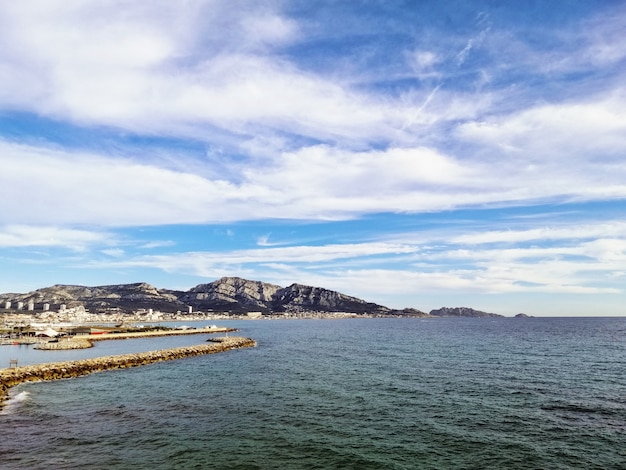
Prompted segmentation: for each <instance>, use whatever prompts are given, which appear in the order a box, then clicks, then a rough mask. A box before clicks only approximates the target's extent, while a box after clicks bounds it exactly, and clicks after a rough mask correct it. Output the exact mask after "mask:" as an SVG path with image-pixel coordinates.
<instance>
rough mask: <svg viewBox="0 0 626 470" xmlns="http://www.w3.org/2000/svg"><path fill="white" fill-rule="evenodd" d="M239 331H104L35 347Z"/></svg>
mask: <svg viewBox="0 0 626 470" xmlns="http://www.w3.org/2000/svg"><path fill="white" fill-rule="evenodd" d="M231 331H237V330H236V329H235V328H220V327H212V326H209V327H206V328H190V329H188V330H153V331H134V332H131V333H103V334H98V335H81V336H73V337H69V338H63V339H61V340H60V341H57V342H46V343H40V344H38V345H37V346H35V349H44V350H48V351H54V350H67V349H87V348H91V347H93V342H94V341H105V340H110V339H136V338H150V337H155V336H180V335H198V334H202V333H229V332H231Z"/></svg>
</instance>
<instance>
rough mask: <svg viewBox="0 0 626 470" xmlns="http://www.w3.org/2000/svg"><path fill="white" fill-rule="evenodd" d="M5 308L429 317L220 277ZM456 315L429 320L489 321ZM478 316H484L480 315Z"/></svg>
mask: <svg viewBox="0 0 626 470" xmlns="http://www.w3.org/2000/svg"><path fill="white" fill-rule="evenodd" d="M9 302H10V304H11V307H10V308H13V309H16V308H19V307H18V304H19V305H21V308H22V309H23V310H28V309H30V308H32V309H33V310H34V311H41V310H43V309H45V308H48V309H50V310H58V309H59V308H60V307H61V306H62V305H64V306H65V307H66V308H72V307H80V306H82V307H84V308H85V309H87V310H89V311H90V312H92V313H107V312H117V313H120V312H121V313H131V312H136V311H138V310H142V309H144V310H148V309H153V310H155V311H161V312H167V313H176V312H187V311H188V310H189V309H190V308H191V309H192V310H193V311H201V312H220V313H221V312H225V313H231V314H245V313H247V312H260V313H262V314H264V315H271V314H281V313H305V312H321V313H324V312H342V313H354V314H357V315H360V314H372V315H381V316H412V317H426V316H429V315H428V314H427V313H425V312H422V311H420V310H417V309H413V308H407V309H403V310H394V309H391V308H389V307H385V306H384V305H379V304H376V303H373V302H367V301H365V300H361V299H358V298H356V297H351V296H349V295H345V294H342V293H340V292H336V291H332V290H329V289H324V288H322V287H313V286H306V285H302V284H291V285H290V286H288V287H281V286H278V285H275V284H269V283H266V282H260V281H250V280H247V279H242V278H239V277H223V278H221V279H218V280H216V281H213V282H210V283H207V284H199V285H197V286H196V287H193V288H191V289H189V290H188V291H175V290H168V289H158V288H156V287H154V286H152V285H150V284H147V283H143V282H140V283H134V284H118V285H105V286H96V287H87V286H77V285H62V284H57V285H54V286H51V287H45V288H42V289H37V290H35V291H33V292H28V293H26V294H0V308H1V307H6V303H9ZM460 309H462V310H460V311H459V312H461V313H459V314H458V315H456V314H449V315H444V314H442V313H437V312H440V311H442V310H445V309H440V310H438V311H433V312H434V313H433V312H431V315H437V316H441V315H444V316H459V315H461V316H490V315H494V314H487V313H484V312H478V311H476V310H473V309H464V308H463V307H460ZM452 310H454V309H452ZM465 313H469V315H466V314H465ZM481 313H483V314H484V315H480V314H481Z"/></svg>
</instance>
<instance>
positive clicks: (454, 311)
mask: <svg viewBox="0 0 626 470" xmlns="http://www.w3.org/2000/svg"><path fill="white" fill-rule="evenodd" d="M430 314H431V315H432V316H435V317H502V316H503V315H498V314H497V313H488V312H481V311H480V310H474V309H473V308H469V307H442V308H440V309H437V310H431V311H430Z"/></svg>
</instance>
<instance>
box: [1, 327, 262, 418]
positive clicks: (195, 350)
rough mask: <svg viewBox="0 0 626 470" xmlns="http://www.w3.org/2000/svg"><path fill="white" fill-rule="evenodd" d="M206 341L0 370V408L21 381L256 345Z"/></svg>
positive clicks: (241, 340) (236, 340) (242, 341)
mask: <svg viewBox="0 0 626 470" xmlns="http://www.w3.org/2000/svg"><path fill="white" fill-rule="evenodd" d="M209 341H210V343H209V344H200V345H197V346H185V347H180V348H173V349H162V350H159V351H148V352H143V353H133V354H120V355H117V356H103V357H97V358H94V359H82V360H77V361H65V362H51V363H46V364H37V365H32V366H21V367H14V368H9V369H0V407H2V405H3V403H4V401H5V400H6V398H7V397H8V394H9V389H10V388H11V387H13V386H15V385H18V384H20V383H23V382H41V381H45V380H58V379H67V378H72V377H80V376H82V375H87V374H91V373H93V372H101V371H105V370H111V369H126V368H129V367H137V366H143V365H147V364H153V363H155V362H161V361H171V360H173V359H181V358H184V357H192V356H201V355H204V354H214V353H219V352H222V351H227V350H229V349H238V348H248V347H253V346H256V342H255V341H254V340H252V339H250V338H244V337H240V336H231V337H219V338H213V339H211V340H209Z"/></svg>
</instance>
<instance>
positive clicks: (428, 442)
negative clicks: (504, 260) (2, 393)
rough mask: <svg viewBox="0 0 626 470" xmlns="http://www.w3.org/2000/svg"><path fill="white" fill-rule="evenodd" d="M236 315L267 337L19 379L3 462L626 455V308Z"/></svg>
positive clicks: (539, 464) (424, 461) (414, 464)
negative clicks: (413, 315)
mask: <svg viewBox="0 0 626 470" xmlns="http://www.w3.org/2000/svg"><path fill="white" fill-rule="evenodd" d="M220 326H234V327H237V328H239V329H240V333H238V334H241V335H243V336H249V337H252V338H254V339H255V340H257V342H258V346H257V347H255V348H249V349H241V350H234V351H228V352H225V353H220V354H215V355H208V356H201V357H193V358H187V359H181V360H176V361H171V362H162V363H158V364H153V365H149V366H144V367H138V368H133V369H125V370H116V371H107V372H101V373H97V374H92V375H89V376H85V377H80V378H76V379H69V380H60V381H56V382H46V383H28V384H22V385H20V386H18V387H16V388H15V389H14V390H13V391H12V399H11V400H10V402H9V404H8V406H7V407H5V409H4V410H3V411H2V412H1V413H0V468H7V469H21V468H28V469H49V468H54V469H74V468H91V469H100V468H101V469H128V468H134V469H205V468H215V469H335V468H345V469H490V468H493V469H576V468H580V469H594V468H597V469H619V468H626V319H624V318H528V319H518V318H477V319H473V318H449V319H448V318H441V319H345V320H280V321H265V320H256V321H228V322H226V321H225V322H222V324H221V325H220ZM206 337H207V336H206V335H201V336H198V337H195V336H194V337H191V338H193V340H192V341H193V342H192V343H191V344H198V343H199V342H201V341H203V340H204V339H206ZM189 339H190V337H184V339H183V338H174V337H173V338H168V339H162V341H161V340H159V341H160V342H159V345H158V347H157V348H160V347H175V346H177V345H178V344H175V343H178V342H181V341H182V342H185V343H187V342H188V341H189ZM142 341H145V340H127V341H110V342H106V346H105V345H104V344H105V343H97V345H96V348H94V349H92V350H90V352H89V354H92V353H93V354H95V355H102V354H97V353H99V352H102V353H103V354H117V353H120V354H121V353H125V352H129V350H130V349H132V350H141V349H143V350H147V349H154V348H151V346H152V345H155V344H156V343H155V342H154V341H156V340H150V341H153V342H152V343H149V342H143V343H142ZM3 348H9V349H8V350H7V349H3ZM10 348H11V347H9V346H3V347H2V348H0V355H2V356H0V361H4V355H7V357H8V355H11V354H15V353H16V352H17V351H19V350H10ZM98 348H100V350H99V351H98ZM104 350H106V352H103V351H104ZM73 352H74V353H75V354H77V355H80V354H83V355H84V354H86V353H85V352H84V351H73ZM94 352H95V353H94ZM56 353H58V352H51V351H40V352H38V353H37V354H40V356H37V357H34V356H33V355H35V354H36V353H35V352H34V351H32V350H30V351H29V352H28V353H24V354H23V356H24V357H27V358H24V357H23V358H22V359H23V360H24V361H30V362H38V361H41V362H47V361H53V360H67V359H68V358H67V357H64V358H63V359H58V358H59V356H57V355H56ZM42 358H45V361H44V360H42ZM6 362H7V365H8V360H7V361H6ZM0 365H3V364H0ZM3 366H4V365H3Z"/></svg>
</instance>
